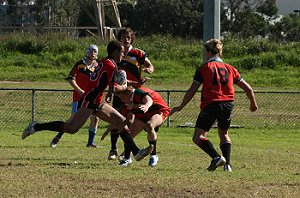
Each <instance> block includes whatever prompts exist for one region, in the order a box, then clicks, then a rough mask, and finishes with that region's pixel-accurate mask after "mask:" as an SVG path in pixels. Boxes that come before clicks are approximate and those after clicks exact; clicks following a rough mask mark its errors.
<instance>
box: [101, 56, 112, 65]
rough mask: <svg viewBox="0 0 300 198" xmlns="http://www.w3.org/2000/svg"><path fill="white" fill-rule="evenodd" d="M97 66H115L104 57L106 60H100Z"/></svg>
mask: <svg viewBox="0 0 300 198" xmlns="http://www.w3.org/2000/svg"><path fill="white" fill-rule="evenodd" d="M99 64H102V65H104V66H105V65H107V66H115V64H114V61H113V60H111V59H110V58H108V57H106V58H102V59H101V60H100V62H99Z"/></svg>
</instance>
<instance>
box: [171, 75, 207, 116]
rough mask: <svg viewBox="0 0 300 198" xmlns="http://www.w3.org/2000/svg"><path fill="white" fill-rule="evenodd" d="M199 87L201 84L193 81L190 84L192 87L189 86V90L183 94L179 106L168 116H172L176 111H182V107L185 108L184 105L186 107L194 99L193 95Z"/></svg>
mask: <svg viewBox="0 0 300 198" xmlns="http://www.w3.org/2000/svg"><path fill="white" fill-rule="evenodd" d="M200 85H201V84H200V83H199V82H197V81H194V82H193V83H192V85H191V86H190V88H189V89H188V91H187V92H186V93H185V95H184V97H183V100H182V102H181V104H180V105H179V106H177V107H174V108H173V109H172V110H171V113H170V115H172V114H174V113H175V112H177V111H181V110H182V109H183V107H185V105H187V104H188V103H189V102H190V101H191V99H192V98H193V97H194V95H195V94H196V92H197V91H198V89H199V87H200Z"/></svg>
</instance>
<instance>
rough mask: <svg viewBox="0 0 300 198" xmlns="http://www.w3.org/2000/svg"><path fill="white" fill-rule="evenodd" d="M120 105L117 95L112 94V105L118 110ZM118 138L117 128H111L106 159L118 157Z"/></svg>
mask: <svg viewBox="0 0 300 198" xmlns="http://www.w3.org/2000/svg"><path fill="white" fill-rule="evenodd" d="M120 106H121V99H120V98H119V97H118V96H117V95H114V98H113V107H114V108H115V109H116V110H119V108H120ZM118 138H119V131H118V129H113V130H111V132H110V143H111V149H110V151H109V154H108V160H114V159H117V157H118V150H117V142H118Z"/></svg>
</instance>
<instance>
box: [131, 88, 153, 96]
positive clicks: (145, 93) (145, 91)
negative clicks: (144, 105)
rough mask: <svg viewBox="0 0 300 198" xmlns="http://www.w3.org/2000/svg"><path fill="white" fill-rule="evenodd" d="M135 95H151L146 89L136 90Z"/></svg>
mask: <svg viewBox="0 0 300 198" xmlns="http://www.w3.org/2000/svg"><path fill="white" fill-rule="evenodd" d="M134 94H135V95H138V96H145V95H150V93H149V92H148V91H147V90H146V89H144V88H136V89H134Z"/></svg>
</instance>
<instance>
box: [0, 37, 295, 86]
mask: <svg viewBox="0 0 300 198" xmlns="http://www.w3.org/2000/svg"><path fill="white" fill-rule="evenodd" d="M107 42H108V41H103V40H100V39H99V40H97V39H95V38H77V39H72V38H69V37H67V36H66V35H60V34H58V35H56V34H55V35H42V36H38V37H37V36H33V35H27V34H16V35H14V34H13V35H6V36H3V37H1V38H0V50H1V51H2V53H1V54H0V69H1V73H0V80H2V81H19V82H29V81H31V82H32V81H36V82H64V78H65V77H66V76H67V75H68V73H69V71H70V69H71V68H72V66H73V64H74V63H75V62H76V61H78V60H79V59H81V58H82V57H83V56H84V53H85V49H86V47H87V46H88V45H89V44H91V43H94V44H97V45H98V46H99V59H100V58H102V57H105V56H106V52H105V51H106V50H105V49H106V44H107ZM223 43H224V53H223V54H224V60H225V62H227V63H229V64H232V65H233V66H235V67H236V68H238V69H239V71H240V72H241V73H242V74H243V77H244V78H245V79H246V80H247V81H248V82H249V83H251V84H252V86H253V87H258V88H264V87H268V88H272V89H278V88H280V89H289V90H292V89H298V90H299V86H298V85H299V79H300V78H299V77H300V64H299V62H300V58H299V53H300V47H299V46H300V45H299V43H297V42H290V43H275V42H273V41H268V40H263V39H262V40H241V41H240V40H238V41H237V40H226V41H223ZM134 47H138V48H140V49H143V50H145V51H146V52H147V54H148V55H149V59H150V60H151V61H152V62H153V65H154V67H155V72H154V73H153V74H152V75H151V78H152V80H151V81H150V82H149V85H151V86H152V87H158V88H159V89H163V88H167V89H187V87H188V85H189V84H190V83H191V82H192V79H193V75H194V72H195V70H196V68H197V67H198V66H199V65H201V64H202V41H200V40H194V39H184V38H174V37H171V36H168V35H165V36H162V35H153V36H149V37H142V38H137V39H136V41H135V42H134ZM161 85H163V86H161Z"/></svg>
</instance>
